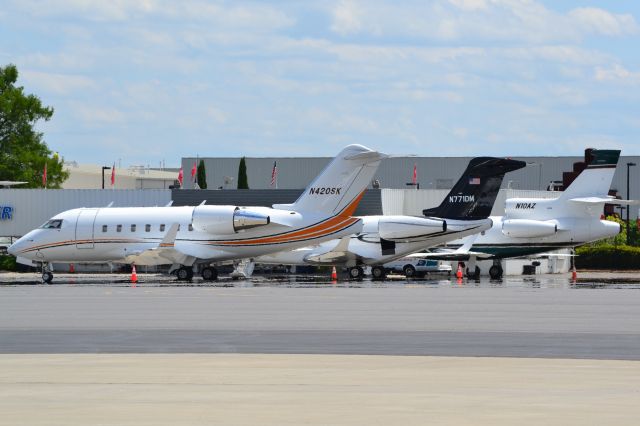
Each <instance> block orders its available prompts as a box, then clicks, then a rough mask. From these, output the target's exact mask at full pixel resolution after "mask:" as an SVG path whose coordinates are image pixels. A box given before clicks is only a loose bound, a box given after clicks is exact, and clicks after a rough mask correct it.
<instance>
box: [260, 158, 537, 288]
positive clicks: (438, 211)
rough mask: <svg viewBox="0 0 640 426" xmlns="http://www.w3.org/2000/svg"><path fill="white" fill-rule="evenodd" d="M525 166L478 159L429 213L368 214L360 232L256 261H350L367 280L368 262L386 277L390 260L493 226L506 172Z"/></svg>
mask: <svg viewBox="0 0 640 426" xmlns="http://www.w3.org/2000/svg"><path fill="white" fill-rule="evenodd" d="M525 166H526V163H525V162H523V161H516V160H510V159H500V158H493V157H478V158H474V159H472V160H471V161H470V162H469V165H468V166H467V169H466V170H465V171H464V173H463V174H462V177H461V178H460V180H458V182H457V183H456V185H455V186H454V187H453V189H451V191H450V192H449V194H448V195H447V196H446V197H445V199H444V201H442V203H441V204H440V206H439V207H437V208H434V209H430V210H428V211H425V216H426V217H414V216H363V217H361V219H362V221H363V223H364V225H363V229H362V231H361V232H358V233H356V234H354V235H351V236H348V237H342V238H336V239H333V240H331V241H326V242H323V243H320V244H317V245H311V246H308V247H303V248H299V249H295V250H290V251H281V252H278V253H272V254H269V255H264V256H260V257H258V258H256V259H255V262H256V263H262V264H284V265H300V264H314V265H345V266H348V267H349V275H350V277H351V278H352V279H361V278H362V276H363V268H362V266H363V265H371V266H372V269H371V274H372V275H373V278H374V279H383V278H384V277H385V268H384V267H383V266H382V265H383V264H384V263H386V262H390V261H392V260H395V259H398V258H401V257H403V256H406V255H407V254H410V253H414V252H416V251H418V250H422V249H425V248H427V247H433V246H436V245H439V244H443V243H445V242H447V241H452V240H455V239H457V238H460V237H463V236H465V235H471V234H475V233H478V232H481V231H483V230H486V229H489V228H490V227H491V220H490V219H489V218H488V216H489V215H490V214H491V209H492V208H493V204H494V202H495V199H496V196H497V194H498V191H499V190H500V185H501V184H502V179H503V178H504V175H505V174H506V173H508V172H510V171H513V170H518V169H520V168H522V167H525Z"/></svg>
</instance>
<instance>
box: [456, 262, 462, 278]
mask: <svg viewBox="0 0 640 426" xmlns="http://www.w3.org/2000/svg"><path fill="white" fill-rule="evenodd" d="M456 278H458V279H462V265H461V264H460V262H458V270H457V271H456Z"/></svg>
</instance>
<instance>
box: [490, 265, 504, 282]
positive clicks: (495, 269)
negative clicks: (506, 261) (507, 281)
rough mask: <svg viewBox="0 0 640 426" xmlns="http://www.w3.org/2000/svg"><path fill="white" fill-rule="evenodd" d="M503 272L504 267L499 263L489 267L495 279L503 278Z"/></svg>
mask: <svg viewBox="0 0 640 426" xmlns="http://www.w3.org/2000/svg"><path fill="white" fill-rule="evenodd" d="M502 273H503V271H502V267H501V266H499V265H493V266H492V267H491V268H489V276H490V277H491V278H492V279H494V280H497V279H500V278H502Z"/></svg>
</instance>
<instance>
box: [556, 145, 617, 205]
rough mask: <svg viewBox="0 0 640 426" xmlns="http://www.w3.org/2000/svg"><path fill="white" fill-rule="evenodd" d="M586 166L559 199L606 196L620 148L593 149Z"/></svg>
mask: <svg viewBox="0 0 640 426" xmlns="http://www.w3.org/2000/svg"><path fill="white" fill-rule="evenodd" d="M591 155H592V156H593V158H592V160H591V162H590V163H589V164H588V165H587V167H586V168H585V169H584V170H583V171H582V172H580V174H579V175H578V176H577V177H576V178H575V180H574V181H573V182H571V184H570V185H569V186H568V187H567V188H565V190H564V191H563V192H562V194H560V198H559V200H570V199H573V198H585V197H600V198H607V196H608V195H609V188H610V187H611V181H612V180H613V175H614V173H615V172H616V166H617V165H618V159H619V158H620V150H617V149H594V150H592V151H591Z"/></svg>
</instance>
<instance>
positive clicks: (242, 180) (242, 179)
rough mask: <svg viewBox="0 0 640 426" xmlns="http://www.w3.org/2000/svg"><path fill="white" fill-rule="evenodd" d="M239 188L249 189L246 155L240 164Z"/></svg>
mask: <svg viewBox="0 0 640 426" xmlns="http://www.w3.org/2000/svg"><path fill="white" fill-rule="evenodd" d="M238 189H249V179H248V178H247V164H246V162H245V159H244V157H242V158H241V159H240V165H239V166H238Z"/></svg>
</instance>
